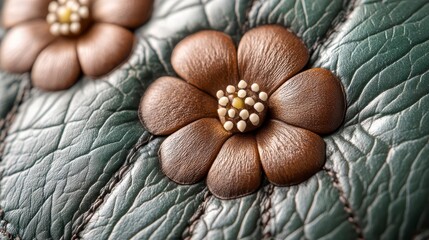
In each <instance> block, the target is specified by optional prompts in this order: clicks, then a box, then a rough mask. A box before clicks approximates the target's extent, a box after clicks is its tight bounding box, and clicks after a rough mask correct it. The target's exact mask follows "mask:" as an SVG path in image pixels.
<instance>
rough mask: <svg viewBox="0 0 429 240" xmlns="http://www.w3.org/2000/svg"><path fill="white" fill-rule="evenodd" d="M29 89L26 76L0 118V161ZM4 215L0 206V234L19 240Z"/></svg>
mask: <svg viewBox="0 0 429 240" xmlns="http://www.w3.org/2000/svg"><path fill="white" fill-rule="evenodd" d="M30 90H31V84H30V80H29V79H28V78H25V79H23V80H22V82H21V85H20V89H19V93H18V95H17V97H16V98H15V102H14V104H13V107H12V109H11V110H10V111H9V112H8V114H7V115H6V118H5V119H1V120H0V162H1V161H2V159H3V152H4V148H5V140H6V137H7V134H8V132H9V130H10V127H11V126H12V124H13V121H14V120H15V118H16V115H17V114H18V110H19V107H20V106H21V105H22V103H24V101H25V100H26V97H27V95H28V93H29V92H30ZM0 177H1V176H0ZM4 215H5V212H4V210H3V208H2V207H1V206H0V221H1V222H0V234H2V235H4V236H5V237H7V238H8V239H13V240H20V239H21V238H20V237H19V236H18V235H16V236H14V235H13V234H12V233H10V232H9V231H8V230H7V225H8V224H9V222H8V221H6V220H5V219H4Z"/></svg>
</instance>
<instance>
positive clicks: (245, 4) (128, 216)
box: [0, 0, 429, 239]
mask: <svg viewBox="0 0 429 240" xmlns="http://www.w3.org/2000/svg"><path fill="white" fill-rule="evenodd" d="M428 12H429V2H427V1H426V0H414V1H412V2H411V1H394V0H391V1H386V0H383V1H382V0H377V1H375V0H373V1H340V0H335V1H332V0H321V1H313V0H267V1H250V0H241V1H232V0H211V1H199V0H187V1H181V0H158V1H156V4H155V11H154V13H153V17H152V19H151V20H150V21H149V22H148V23H147V24H146V25H145V26H144V27H142V28H141V29H139V30H138V35H139V43H138V46H137V47H136V49H135V52H134V54H133V56H132V58H131V59H130V60H129V62H128V63H127V64H125V65H124V66H122V67H121V68H120V69H118V70H117V71H116V72H115V73H113V74H112V75H110V76H108V77H105V78H103V79H99V80H96V81H93V80H90V79H87V78H83V79H82V80H81V81H80V82H79V83H78V84H77V85H76V86H74V87H73V88H72V89H70V90H68V91H64V92H58V93H46V92H41V91H39V90H36V89H32V90H31V91H30V92H29V94H28V97H27V98H26V99H25V101H24V103H23V104H22V105H21V106H20V107H19V111H18V113H17V114H16V118H15V120H14V121H13V123H12V127H11V128H10V129H9V130H8V131H7V137H6V138H5V139H4V147H5V151H4V153H3V155H2V156H0V159H1V162H0V206H1V209H3V210H4V212H5V216H4V220H6V221H7V222H9V225H10V227H9V229H10V230H8V231H9V232H10V233H12V234H15V233H18V234H19V236H20V237H21V238H23V239H61V238H62V239H70V238H71V236H72V235H73V234H74V233H75V231H76V229H77V228H78V226H79V225H80V224H81V223H82V221H83V218H84V216H87V214H86V213H87V212H88V211H89V209H90V207H91V205H92V204H94V202H95V201H97V199H99V195H100V191H102V189H103V188H104V187H106V188H108V189H109V185H107V184H108V183H109V181H112V180H111V179H115V178H116V177H117V176H118V172H121V176H122V177H121V178H120V181H119V183H118V184H117V185H115V186H114V188H113V189H112V191H111V193H110V194H108V195H107V196H105V197H104V198H102V200H103V202H102V203H101V204H100V205H99V207H98V208H97V209H96V211H95V212H94V214H93V215H91V217H90V218H89V219H88V222H87V224H85V227H84V229H83V231H82V232H81V233H80V236H81V237H82V238H83V239H107V238H110V239H147V238H150V237H152V238H153V239H177V238H180V237H181V236H182V233H183V232H184V231H185V229H187V227H189V224H190V221H191V222H192V225H191V230H192V231H191V235H192V238H193V239H204V238H210V239H212V238H216V239H236V238H240V239H257V238H261V237H263V235H264V234H265V233H267V232H270V233H271V234H272V235H273V237H274V238H278V239H355V238H357V236H358V235H357V233H356V230H355V229H354V227H353V225H352V223H351V222H349V221H348V214H347V212H346V211H345V210H344V204H343V202H342V201H340V195H341V193H340V192H339V191H338V189H337V187H336V186H334V184H333V181H332V178H331V176H330V175H329V174H328V173H327V172H326V171H321V172H319V173H318V174H317V175H315V176H314V177H312V178H311V179H309V180H308V181H306V182H305V183H302V184H300V185H298V186H293V187H289V188H277V187H276V188H274V191H273V192H272V193H271V194H268V193H267V192H269V191H268V189H269V188H270V187H269V186H268V185H267V184H265V185H264V186H265V187H264V188H262V189H261V190H260V191H259V192H258V193H256V194H254V195H251V196H247V197H244V198H241V199H237V200H230V201H223V200H218V199H216V198H214V197H210V196H209V197H207V196H205V194H206V191H207V190H206V188H205V185H204V183H200V184H196V185H193V186H178V185H177V184H175V183H173V182H171V181H169V180H168V179H167V178H166V177H165V176H164V175H163V174H162V172H161V171H160V169H159V164H158V160H157V151H158V147H159V145H160V143H161V142H162V140H163V139H161V138H154V139H152V141H150V142H149V143H148V144H142V146H140V145H139V143H142V141H143V140H142V139H145V138H147V137H148V134H147V132H145V130H144V129H143V128H142V126H141V124H140V122H139V120H138V116H137V108H138V104H139V100H140V97H141V96H142V94H143V93H144V90H145V89H146V87H147V86H148V85H149V84H150V83H151V82H152V81H154V80H155V79H156V78H158V77H159V76H163V75H174V72H173V70H172V67H171V64H170V56H171V51H172V49H173V48H174V46H175V45H176V44H177V43H178V42H179V41H180V40H181V39H183V38H184V37H185V36H187V35H189V34H192V33H194V32H197V31H199V30H202V29H215V30H219V31H223V32H225V33H227V34H229V35H231V36H232V37H233V39H234V40H236V41H237V42H238V41H239V39H240V38H241V36H242V35H243V30H245V29H246V26H247V25H249V26H250V27H255V26H259V25H263V24H268V23H277V24H281V25H283V26H286V27H290V29H292V30H293V31H294V32H295V33H296V34H297V35H298V36H300V37H302V38H303V40H304V42H305V43H306V45H307V46H308V47H309V48H310V49H311V53H312V56H311V59H312V61H311V63H310V64H309V65H308V67H309V68H310V67H325V68H328V69H330V70H331V71H333V72H334V73H335V74H337V75H338V76H339V77H340V79H341V81H342V82H343V84H344V86H345V89H346V92H347V102H348V105H349V108H348V111H347V116H346V120H345V125H344V127H342V128H341V129H339V130H338V131H337V132H336V133H334V134H332V135H330V136H325V138H324V139H325V141H326V143H327V149H328V152H327V165H326V166H327V167H328V168H332V169H333V170H334V171H335V172H337V175H338V178H339V184H340V186H341V188H342V189H344V196H342V197H346V198H347V200H348V201H349V202H350V204H351V209H352V210H353V213H354V215H355V216H356V219H358V220H359V223H360V226H361V227H362V229H363V235H364V237H365V238H366V239H410V238H412V237H413V236H418V237H422V239H424V237H425V236H428V234H427V231H428V229H429V186H428V185H427V183H428V182H429V171H428V169H429V161H428V158H429V144H428V143H429V53H428V49H429V16H428V14H427V13H428ZM1 34H2V31H0V36H1ZM25 78H26V76H25V75H22V76H21V75H19V76H16V75H11V74H8V73H3V72H1V73H0V119H4V117H5V116H6V114H7V113H8V112H9V111H10V110H11V108H12V106H13V104H14V102H16V97H17V96H18V95H19V94H18V91H19V89H22V88H23V86H24V85H25V84H23V83H22V82H21V81H25V80H23V79H25ZM1 131H3V129H1ZM0 135H1V134H0ZM0 144H2V141H1V139H0ZM135 146H137V147H138V149H137V152H136V154H130V152H132V149H133V147H135ZM130 163H131V164H130ZM123 166H127V167H128V168H127V169H128V170H127V171H126V172H124V173H123V174H122V171H121V170H120V169H121V167H123ZM106 185H107V186H106ZM267 203H269V206H270V207H269V208H267V207H266V206H267ZM201 204H203V205H201ZM201 206H203V210H204V211H202V212H201V215H200V216H199V218H197V219H196V220H195V219H191V217H192V216H193V215H194V213H195V212H198V210H199V209H201ZM267 216H269V219H268V221H267V219H266V217H267ZM194 220H195V221H194ZM15 229H16V230H15ZM0 235H1V234H0Z"/></svg>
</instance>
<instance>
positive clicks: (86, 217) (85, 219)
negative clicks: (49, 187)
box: [71, 134, 154, 240]
mask: <svg viewBox="0 0 429 240" xmlns="http://www.w3.org/2000/svg"><path fill="white" fill-rule="evenodd" d="M153 137H154V136H153V135H151V134H149V136H147V135H143V137H141V138H140V139H139V140H138V142H137V143H136V144H135V145H134V146H133V148H132V149H131V150H130V151H129V153H128V156H127V158H126V160H125V163H124V164H123V165H122V166H121V167H120V168H119V170H118V171H116V173H115V174H114V175H113V177H112V178H111V179H110V180H109V181H108V182H107V183H106V185H105V186H104V187H103V188H102V189H101V190H100V194H99V195H98V197H97V198H96V199H95V201H94V202H92V204H91V207H90V208H89V209H88V210H87V211H86V212H85V213H84V214H83V215H82V222H81V223H80V224H79V225H78V226H77V227H76V228H75V229H74V231H73V233H72V238H71V239H72V240H76V239H80V237H79V235H80V233H81V232H82V231H83V230H85V228H86V226H87V225H88V223H89V222H90V221H91V219H92V217H93V216H94V215H95V213H96V212H97V210H98V209H99V208H100V207H101V206H102V205H103V203H104V202H106V198H107V197H108V196H109V194H110V193H111V192H112V191H113V189H114V188H115V187H116V186H117V185H118V183H120V182H121V181H122V179H123V178H124V176H125V175H126V174H127V173H128V172H129V170H130V168H131V166H132V165H133V164H134V162H135V159H136V154H137V153H138V152H139V150H140V149H142V148H143V147H144V146H146V145H147V144H148V143H149V142H151V141H152V139H153Z"/></svg>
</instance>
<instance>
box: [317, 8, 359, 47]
mask: <svg viewBox="0 0 429 240" xmlns="http://www.w3.org/2000/svg"><path fill="white" fill-rule="evenodd" d="M357 2H358V0H344V1H343V8H342V10H341V11H340V12H339V13H338V15H337V16H336V17H335V18H334V20H332V22H331V25H330V27H329V28H328V30H327V31H326V33H325V35H324V36H322V37H319V38H317V40H316V42H315V43H314V44H313V46H312V47H311V48H310V55H312V54H313V53H314V52H316V51H318V50H320V48H321V47H322V46H324V44H326V43H328V42H329V41H328V40H329V39H330V38H331V37H332V36H333V35H334V34H335V33H337V32H338V30H339V29H340V28H341V27H342V26H343V24H344V23H345V22H346V21H347V19H348V18H349V17H350V15H351V14H352V12H353V10H354V9H355V8H356V5H357Z"/></svg>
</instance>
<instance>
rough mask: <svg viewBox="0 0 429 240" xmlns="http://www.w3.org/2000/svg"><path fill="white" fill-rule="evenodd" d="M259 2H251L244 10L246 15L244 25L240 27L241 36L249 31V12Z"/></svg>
mask: <svg viewBox="0 0 429 240" xmlns="http://www.w3.org/2000/svg"><path fill="white" fill-rule="evenodd" d="M258 2H259V0H252V2H251V3H250V7H249V8H248V9H247V10H246V13H245V15H244V19H245V21H244V23H243V25H242V26H241V34H244V33H245V32H247V31H249V29H250V12H251V11H252V9H253V7H254V6H255V5H256V4H257V3H258Z"/></svg>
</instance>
